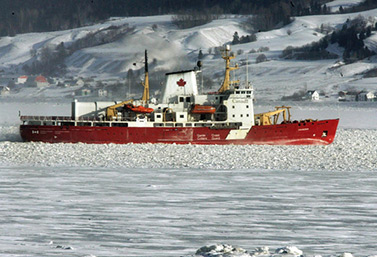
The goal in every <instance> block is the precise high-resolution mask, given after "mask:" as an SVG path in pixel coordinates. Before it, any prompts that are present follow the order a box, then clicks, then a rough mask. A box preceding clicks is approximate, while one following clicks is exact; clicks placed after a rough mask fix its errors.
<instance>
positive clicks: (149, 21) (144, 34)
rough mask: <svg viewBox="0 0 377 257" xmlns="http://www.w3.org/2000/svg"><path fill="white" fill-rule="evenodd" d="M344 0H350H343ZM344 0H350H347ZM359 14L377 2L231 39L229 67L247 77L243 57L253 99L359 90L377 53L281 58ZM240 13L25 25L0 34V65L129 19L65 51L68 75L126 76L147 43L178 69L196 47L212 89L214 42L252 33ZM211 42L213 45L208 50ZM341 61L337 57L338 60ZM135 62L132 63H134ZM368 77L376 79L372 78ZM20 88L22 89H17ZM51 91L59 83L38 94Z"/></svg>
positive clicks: (12, 69) (218, 68) (9, 67)
mask: <svg viewBox="0 0 377 257" xmlns="http://www.w3.org/2000/svg"><path fill="white" fill-rule="evenodd" d="M343 2H347V1H343ZM343 2H342V1H340V0H338V1H334V2H333V3H329V6H331V7H334V8H335V7H336V6H339V5H342V4H344V3H343ZM347 3H349V1H348V2H347ZM358 15H362V16H364V17H371V19H376V18H377V9H375V10H370V11H366V12H361V13H353V14H334V15H320V16H319V15H318V16H305V17H296V18H295V20H294V22H292V23H291V24H289V25H287V26H285V27H283V28H280V29H276V30H272V31H268V32H260V33H257V41H255V42H251V43H246V44H239V45H235V46H233V51H234V52H235V53H236V54H238V56H237V58H236V59H235V61H236V62H237V63H238V64H239V65H240V66H241V69H240V70H238V71H236V72H235V73H234V75H235V76H236V77H238V78H239V79H241V80H245V79H246V69H245V67H246V65H245V63H246V60H248V63H249V65H248V71H249V72H248V73H249V74H248V75H249V76H248V78H249V80H250V81H251V82H252V83H253V85H254V88H255V90H256V97H257V99H274V100H276V99H280V98H281V97H283V96H287V95H291V94H293V93H294V92H297V91H299V90H302V89H307V90H319V91H323V92H325V93H326V94H327V95H329V96H333V98H334V99H335V95H336V94H337V92H338V91H339V90H346V89H348V88H350V87H351V86H352V87H355V85H356V87H357V89H359V90H363V89H368V90H374V85H373V83H371V79H368V80H365V79H362V78H361V76H360V75H359V74H361V73H363V72H365V71H368V70H370V69H373V68H375V67H377V64H376V58H371V59H370V60H365V61H360V62H358V63H355V64H352V65H346V66H340V67H336V68H334V64H335V63H336V61H337V60H334V59H332V60H323V61H293V60H284V59H281V58H279V56H280V54H281V52H282V51H283V50H284V49H285V48H286V47H287V46H294V47H297V46H303V45H305V44H308V43H311V42H314V41H318V40H319V39H320V38H322V37H323V36H324V34H322V33H320V30H319V28H320V27H321V25H322V24H323V25H325V26H329V27H332V28H340V27H341V26H342V25H343V24H344V22H345V21H346V20H347V19H352V18H355V17H357V16H358ZM244 21H245V17H234V16H233V17H230V16H228V17H226V18H222V19H219V20H215V21H213V22H211V23H209V24H206V25H202V26H198V27H194V28H190V29H183V30H181V29H178V28H176V27H175V26H174V25H173V24H172V22H171V16H169V15H165V16H152V17H130V18H112V19H111V20H109V21H106V22H103V23H101V24H97V25H92V26H87V27H83V28H78V29H72V30H66V31H56V32H47V33H29V34H22V35H17V36H15V37H5V38H1V39H0V70H3V71H4V72H3V76H6V75H7V74H8V75H9V74H11V76H13V77H14V78H16V77H17V76H20V75H23V73H24V72H23V70H22V67H23V66H24V65H25V64H30V63H31V62H32V60H35V58H36V57H35V56H34V57H33V54H32V53H33V52H34V55H35V54H36V55H37V56H38V53H40V51H41V49H42V48H43V47H46V46H49V47H52V48H54V47H56V46H57V45H59V44H60V43H61V42H63V43H64V45H65V46H66V47H69V46H70V45H72V44H74V43H75V42H77V41H78V40H80V39H82V38H84V37H85V36H87V35H88V34H90V33H96V32H98V31H103V30H105V29H106V28H111V27H114V26H119V27H122V26H124V27H129V28H132V30H130V31H128V33H124V34H122V35H121V37H119V38H117V40H115V41H113V42H111V43H106V44H101V45H97V46H93V47H87V48H83V49H81V50H78V51H75V52H74V53H73V54H71V55H70V56H69V57H67V58H66V61H65V64H66V65H67V69H68V74H67V76H72V77H78V76H81V77H84V78H86V77H94V78H95V80H106V79H116V80H124V79H125V77H126V74H127V71H128V70H129V69H134V70H138V69H142V66H143V55H144V49H148V53H149V60H150V61H152V60H155V64H154V65H153V70H151V71H150V73H153V72H156V71H158V70H169V71H175V70H182V69H191V68H193V67H194V66H195V64H196V61H197V57H198V53H199V50H202V52H203V54H204V59H203V73H204V76H207V77H209V78H211V79H212V80H213V81H214V88H213V90H216V89H217V88H218V87H219V86H220V83H221V81H222V72H223V68H224V64H223V60H222V59H221V58H220V56H218V55H217V56H216V55H215V54H214V51H213V48H214V47H218V46H222V45H224V44H227V43H229V42H230V41H231V40H232V39H233V34H234V33H235V32H236V31H237V32H238V34H239V35H240V36H242V35H247V34H249V33H248V32H247V31H245V29H244V28H243V26H242V24H243V22H244ZM365 44H366V45H367V46H368V47H369V48H370V49H371V50H375V51H376V50H377V35H376V34H372V36H371V37H369V38H368V39H366V40H365ZM261 47H264V48H268V50H267V51H264V52H263V53H264V54H265V55H266V57H267V59H268V61H267V62H263V63H258V64H256V62H255V60H256V58H257V56H258V55H260V54H261V53H260V52H254V51H253V50H258V49H260V48H261ZM210 49H211V50H210ZM329 50H330V51H331V52H338V53H341V52H342V49H339V48H338V47H337V46H336V45H330V46H329ZM33 58H34V59H33ZM338 61H339V60H338ZM134 64H136V66H135V65H134ZM372 80H373V79H372ZM18 94H19V95H20V94H21V95H22V91H21V92H20V93H18ZM49 94H50V95H56V94H59V91H56V90H54V92H50V93H49V92H48V90H44V92H43V95H45V96H46V95H49Z"/></svg>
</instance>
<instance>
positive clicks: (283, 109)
mask: <svg viewBox="0 0 377 257" xmlns="http://www.w3.org/2000/svg"><path fill="white" fill-rule="evenodd" d="M275 108H276V110H275V111H271V112H264V113H259V114H255V115H254V119H259V120H260V125H272V124H276V123H277V121H278V119H279V115H280V113H283V120H284V121H290V119H291V114H290V111H289V108H291V107H289V106H279V107H275ZM287 112H288V119H287ZM272 116H274V120H273V122H271V117H272Z"/></svg>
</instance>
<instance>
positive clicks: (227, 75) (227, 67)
mask: <svg viewBox="0 0 377 257" xmlns="http://www.w3.org/2000/svg"><path fill="white" fill-rule="evenodd" d="M229 52H230V46H229V45H227V46H226V47H225V50H224V51H223V55H222V58H223V59H224V60H225V77H224V82H223V84H222V85H221V88H220V89H219V91H218V92H219V93H224V92H225V91H227V90H229V89H230V84H234V83H239V82H240V81H239V80H234V81H231V80H230V71H232V70H237V69H238V65H237V64H236V65H235V66H234V67H230V60H232V59H234V58H236V57H235V56H234V55H229Z"/></svg>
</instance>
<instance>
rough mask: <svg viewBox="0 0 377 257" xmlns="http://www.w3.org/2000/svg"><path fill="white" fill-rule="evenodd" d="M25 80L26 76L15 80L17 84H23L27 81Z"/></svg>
mask: <svg viewBox="0 0 377 257" xmlns="http://www.w3.org/2000/svg"><path fill="white" fill-rule="evenodd" d="M27 78H28V76H26V75H24V76H20V77H18V78H17V84H25V83H26V81H27Z"/></svg>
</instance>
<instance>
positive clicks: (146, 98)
mask: <svg viewBox="0 0 377 257" xmlns="http://www.w3.org/2000/svg"><path fill="white" fill-rule="evenodd" d="M144 74H145V78H144V82H142V84H143V87H144V92H143V97H142V98H141V100H142V101H143V103H144V104H147V103H148V102H149V75H148V53H147V50H145V61H144Z"/></svg>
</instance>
